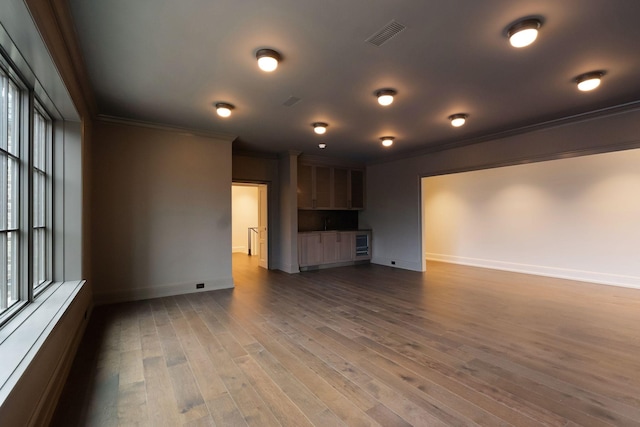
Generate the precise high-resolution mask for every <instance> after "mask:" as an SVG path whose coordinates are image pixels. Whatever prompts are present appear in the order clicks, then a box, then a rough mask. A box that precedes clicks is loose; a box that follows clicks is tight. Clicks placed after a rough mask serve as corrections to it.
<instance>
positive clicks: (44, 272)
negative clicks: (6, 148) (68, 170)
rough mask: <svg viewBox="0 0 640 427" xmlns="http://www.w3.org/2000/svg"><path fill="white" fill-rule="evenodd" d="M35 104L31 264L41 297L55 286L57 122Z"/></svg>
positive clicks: (36, 292) (35, 293)
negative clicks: (54, 182) (54, 201)
mask: <svg viewBox="0 0 640 427" xmlns="http://www.w3.org/2000/svg"><path fill="white" fill-rule="evenodd" d="M33 104H34V105H33V108H32V109H31V110H32V114H33V126H32V129H33V138H32V144H31V147H32V149H31V150H32V167H31V171H32V176H31V178H32V190H31V202H32V204H31V212H32V218H31V233H32V236H31V242H32V254H31V263H30V265H31V283H32V291H33V294H34V295H35V296H37V295H38V294H39V293H40V292H41V291H42V290H43V289H44V288H45V287H46V286H47V285H48V284H50V283H51V279H52V270H53V238H52V237H53V236H52V234H53V233H52V226H51V225H52V223H53V221H52V211H53V209H52V208H53V202H52V201H53V179H52V176H53V170H52V168H53V161H52V157H53V156H52V154H53V120H52V119H51V117H50V116H49V115H48V114H47V112H46V111H45V110H44V108H43V107H42V106H41V104H40V103H39V102H37V101H35V102H34V103H33ZM36 177H38V178H36ZM38 196H40V197H38Z"/></svg>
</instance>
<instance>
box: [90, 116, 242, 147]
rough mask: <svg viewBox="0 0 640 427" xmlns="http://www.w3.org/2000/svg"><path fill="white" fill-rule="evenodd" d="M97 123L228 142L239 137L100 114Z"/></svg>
mask: <svg viewBox="0 0 640 427" xmlns="http://www.w3.org/2000/svg"><path fill="white" fill-rule="evenodd" d="M96 121H97V122H102V123H112V124H119V125H125V126H137V127H143V128H148V129H156V130H161V131H164V132H172V133H177V134H181V135H186V136H203V137H206V138H216V139H221V140H223V141H226V142H233V141H234V140H235V139H236V138H237V137H238V136H237V135H232V134H228V133H223V132H216V131H211V130H204V129H190V128H186V127H179V126H169V125H165V124H161V123H153V122H145V121H142V120H133V119H127V118H124V117H117V116H109V115H105V114H98V116H97V117H96Z"/></svg>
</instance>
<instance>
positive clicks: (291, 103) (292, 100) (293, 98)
mask: <svg viewBox="0 0 640 427" xmlns="http://www.w3.org/2000/svg"><path fill="white" fill-rule="evenodd" d="M298 102H300V98H298V97H297V96H290V97H289V98H288V99H287V100H286V101H284V102H283V103H282V105H284V106H285V107H292V106H294V105H296V104H297V103H298Z"/></svg>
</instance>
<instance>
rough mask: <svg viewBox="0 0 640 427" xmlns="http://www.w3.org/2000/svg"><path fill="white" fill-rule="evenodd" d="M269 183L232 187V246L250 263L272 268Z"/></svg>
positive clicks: (233, 185)
mask: <svg viewBox="0 0 640 427" xmlns="http://www.w3.org/2000/svg"><path fill="white" fill-rule="evenodd" d="M267 194H268V187H267V184H252V183H235V182H234V183H233V184H232V186H231V235H232V239H231V240H232V243H231V248H232V252H233V254H234V257H235V256H238V255H239V254H241V253H244V254H245V255H247V256H248V257H250V260H249V261H251V262H250V265H258V266H260V267H262V268H265V269H268V268H269V230H268V227H267V224H268V197H267Z"/></svg>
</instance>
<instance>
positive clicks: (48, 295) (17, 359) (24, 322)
mask: <svg viewBox="0 0 640 427" xmlns="http://www.w3.org/2000/svg"><path fill="white" fill-rule="evenodd" d="M84 286H85V281H74V282H61V283H60V282H58V283H52V284H51V285H50V286H48V287H47V289H45V290H44V291H43V292H42V293H41V294H40V295H39V296H38V298H37V299H36V300H35V301H34V302H33V303H31V304H29V305H27V306H26V307H24V309H22V310H21V311H20V312H19V313H18V314H17V315H16V316H14V317H13V319H11V320H10V321H9V322H7V323H6V324H5V325H4V326H3V327H2V329H0V360H2V363H1V364H0V406H2V405H4V403H5V400H6V399H7V397H8V396H9V395H10V393H11V392H12V390H13V389H14V387H15V385H16V384H17V383H18V381H20V379H21V377H22V375H23V374H24V373H25V371H26V370H27V369H28V368H29V366H30V364H31V362H32V361H33V360H34V358H35V357H36V356H37V354H38V352H39V351H40V349H41V348H42V346H43V344H44V343H45V342H46V340H47V338H48V337H49V335H50V334H51V332H52V331H53V330H54V328H55V327H56V325H57V324H58V322H59V321H60V319H61V318H62V317H63V316H64V314H65V312H66V311H67V309H68V308H69V307H70V306H71V304H72V303H73V301H74V300H75V298H76V296H77V295H78V293H79V292H80V291H81V290H82V289H83V287H84Z"/></svg>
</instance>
